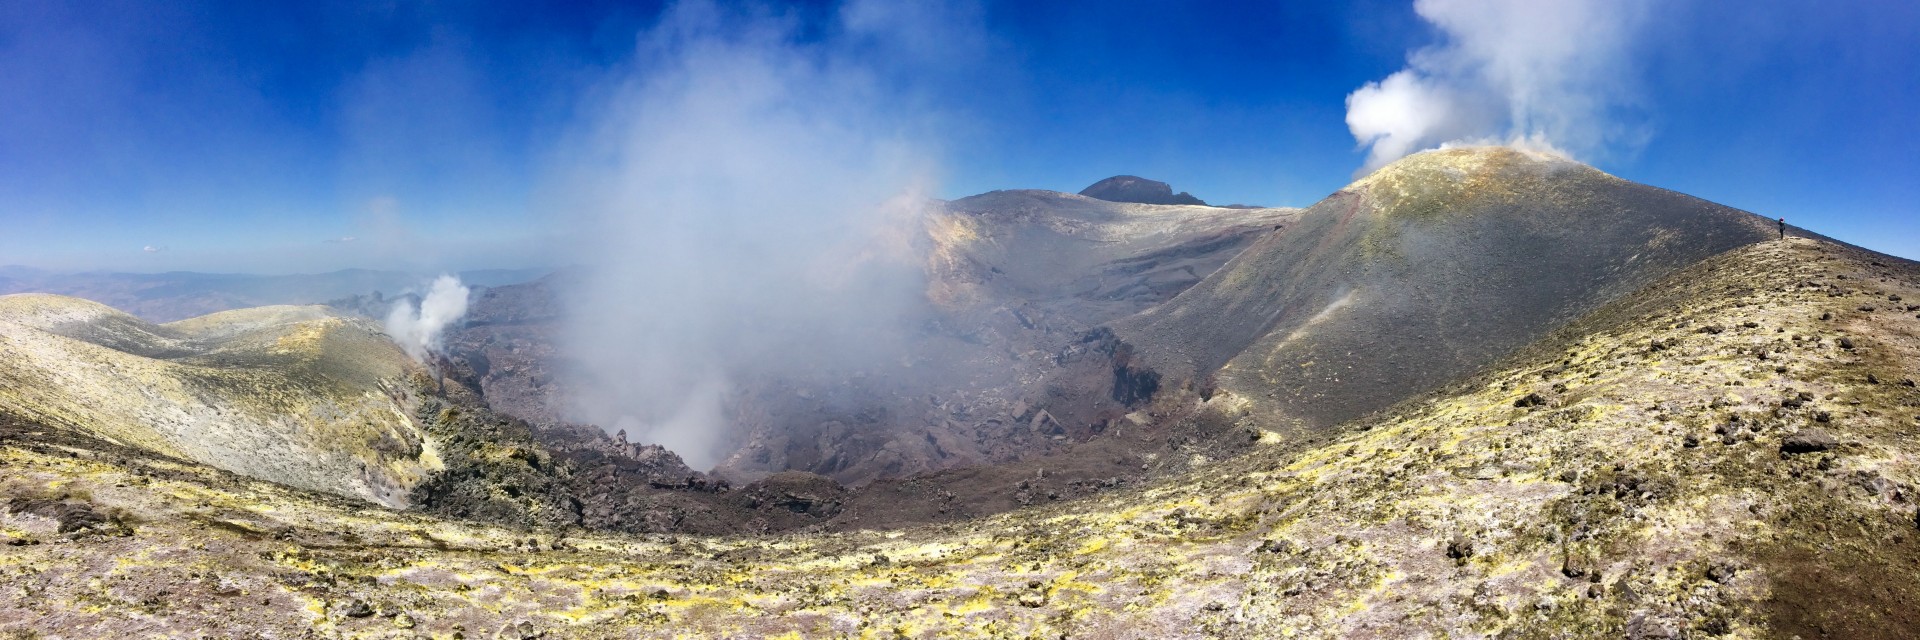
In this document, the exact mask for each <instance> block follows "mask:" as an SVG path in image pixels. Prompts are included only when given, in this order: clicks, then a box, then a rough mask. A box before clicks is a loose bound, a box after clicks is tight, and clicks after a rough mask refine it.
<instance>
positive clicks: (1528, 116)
mask: <svg viewBox="0 0 1920 640" xmlns="http://www.w3.org/2000/svg"><path fill="white" fill-rule="evenodd" d="M1650 8H1651V4H1650V2H1649V0H1417V1H1416V2H1415V3H1414V11H1415V12H1417V13H1419V15H1420V16H1421V17H1422V18H1425V19H1426V20H1427V21H1428V22H1430V23H1432V24H1433V25H1434V26H1435V27H1437V28H1439V30H1440V32H1441V34H1442V41H1441V42H1440V43H1438V44H1436V45H1434V46H1431V47H1427V48H1424V49H1420V50H1418V51H1415V52H1413V53H1412V54H1411V55H1409V56H1408V64H1407V68H1406V69H1403V70H1401V71H1398V72H1395V73H1394V74H1393V75H1390V76H1388V77H1387V78H1386V79H1385V80H1381V81H1379V82H1370V83H1367V84H1366V85H1364V86H1362V87H1361V88H1360V89H1359V90H1356V91H1354V92H1353V93H1352V94H1351V95H1349V96H1347V127H1348V129H1350V130H1351V131H1352V132H1353V136H1354V138H1355V139H1356V140H1358V141H1359V142H1360V144H1361V145H1362V146H1366V147H1369V149H1368V154H1367V161H1366V165H1365V166H1364V167H1363V168H1362V169H1361V172H1362V173H1365V172H1368V171H1372V170H1373V169H1377V168H1379V167H1380V166H1382V165H1385V164H1386V163H1388V162H1392V161H1393V160H1396V159H1399V158H1400V157H1402V156H1405V155H1407V154H1410V153H1414V152H1416V151H1421V150H1424V149H1430V148H1435V147H1438V146H1441V145H1443V144H1447V143H1452V142H1479V143H1484V142H1499V143H1507V144H1518V145H1523V146H1528V147H1531V148H1534V149H1540V150H1551V151H1556V152H1559V153H1562V154H1565V155H1572V156H1579V157H1591V156H1593V155H1596V154H1604V153H1606V152H1608V151H1609V150H1611V149H1612V148H1614V147H1616V146H1630V145H1633V144H1637V143H1638V142H1639V141H1640V140H1641V139H1643V137H1644V132H1642V131H1639V130H1637V129H1636V128H1635V127H1634V126H1633V125H1631V124H1629V123H1628V122H1627V120H1629V119H1630V118H1629V117H1628V116H1629V115H1630V114H1629V113H1628V112H1630V111H1631V109H1632V107H1633V105H1634V103H1635V90H1636V86H1635V76H1636V69H1635V67H1634V65H1635V61H1636V60H1635V56H1634V53H1635V45H1636V44H1637V42H1638V38H1639V35H1640V33H1641V31H1642V27H1643V26H1644V25H1645V24H1646V22H1647V17H1648V14H1649V13H1650Z"/></svg>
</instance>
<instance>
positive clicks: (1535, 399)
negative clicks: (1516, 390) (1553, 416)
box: [1513, 393, 1547, 407]
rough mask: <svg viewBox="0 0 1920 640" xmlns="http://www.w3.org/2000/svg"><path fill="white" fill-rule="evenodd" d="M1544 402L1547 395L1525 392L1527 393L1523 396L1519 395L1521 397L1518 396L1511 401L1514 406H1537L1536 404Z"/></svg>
mask: <svg viewBox="0 0 1920 640" xmlns="http://www.w3.org/2000/svg"><path fill="white" fill-rule="evenodd" d="M1546 403H1547V397H1546V396H1543V395H1540V394H1539V393H1529V394H1527V395H1525V396H1521V398H1520V399H1519V400H1515V401H1513V406H1516V407H1538V406H1540V405H1543V404H1546Z"/></svg>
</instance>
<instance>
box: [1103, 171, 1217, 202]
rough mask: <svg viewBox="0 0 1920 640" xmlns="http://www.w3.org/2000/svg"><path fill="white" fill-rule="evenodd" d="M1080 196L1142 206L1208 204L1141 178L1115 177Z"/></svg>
mask: <svg viewBox="0 0 1920 640" xmlns="http://www.w3.org/2000/svg"><path fill="white" fill-rule="evenodd" d="M1080 195H1083V196H1086V197H1089V198H1098V199H1100V200H1106V201H1108V202H1138V203H1141V204H1197V205H1202V206H1204V205H1206V204H1207V203H1206V202H1204V201H1202V200H1201V199H1199V198H1195V197H1193V194H1190V193H1187V192H1185V191H1182V192H1180V193H1177V194H1176V193H1174V192H1173V187H1171V186H1169V185H1168V184H1167V183H1165V182H1160V181H1158V180H1148V179H1146V178H1142V177H1139V176H1114V177H1111V178H1107V179H1105V180H1101V181H1099V182H1095V183H1093V185H1092V186H1089V187H1087V188H1085V189H1081V190H1080Z"/></svg>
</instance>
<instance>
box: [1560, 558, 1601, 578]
mask: <svg viewBox="0 0 1920 640" xmlns="http://www.w3.org/2000/svg"><path fill="white" fill-rule="evenodd" d="M1560 573H1562V574H1565V575H1566V576H1567V577H1569V578H1585V577H1587V576H1589V575H1592V574H1594V568H1593V563H1592V562H1591V561H1588V560H1587V559H1586V558H1580V557H1575V556H1567V561H1566V562H1565V563H1564V564H1561V565H1560Z"/></svg>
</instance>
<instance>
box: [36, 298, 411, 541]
mask: <svg viewBox="0 0 1920 640" xmlns="http://www.w3.org/2000/svg"><path fill="white" fill-rule="evenodd" d="M0 361H3V362H5V363H6V366H4V367H0V410H4V411H6V412H8V413H10V414H12V415H15V416H19V417H20V418H22V419H28V420H33V421H35V422H38V423H41V424H46V425H49V426H58V427H62V428H66V429H70V430H73V431H76V432H79V433H84V434H87V435H91V436H93V437H97V438H101V439H103V440H107V441H110V442H115V443H119V444H124V445H127V446H131V447H137V448H140V449H144V450H148V451H153V452H156V453H160V454H164V455H169V456H174V457H178V458H182V459H186V460H192V461H195V462H200V463H204V464H208V465H212V466H215V467H218V468H221V469H226V470H229V471H233V472H236V473H242V474H245V475H249V476H252V477H256V478H262V479H266V480H270V481H273V482H279V483H282V484H286V485H289V486H294V487H301V488H306V489H313V490H318V491H327V492H332V493H337V494H341V495H346V496H353V497H358V498H364V499H367V500H371V501H374V502H377V503H380V504H384V505H387V506H392V507H404V506H406V505H407V500H406V495H407V493H408V492H410V491H411V490H412V489H413V487H414V486H416V485H418V484H419V483H420V482H422V481H423V480H425V479H426V478H427V477H428V476H429V475H431V474H433V473H434V472H437V471H439V470H441V469H442V468H443V465H442V464H441V461H440V458H439V455H438V452H437V450H436V447H435V446H434V444H433V443H432V442H431V441H429V440H428V439H427V438H426V437H425V434H424V433H423V432H422V431H421V430H420V429H419V428H418V427H417V426H416V425H415V424H414V423H413V422H412V421H411V420H410V419H409V418H408V414H409V412H410V411H411V408H412V406H413V404H414V402H415V397H414V396H413V394H412V391H411V389H410V388H409V387H408V385H406V384H404V383H403V382H402V380H401V379H402V377H403V376H405V375H406V374H407V373H408V372H409V369H410V368H411V367H412V366H413V365H411V363H410V362H409V361H408V359H407V356H406V355H405V354H404V353H402V352H401V351H400V350H399V348H398V347H396V346H394V345H393V343H392V342H391V341H389V340H388V339H386V337H385V336H384V335H382V334H381V333H380V331H379V330H378V329H376V328H375V327H373V326H372V325H371V324H370V323H368V322H366V321H364V320H359V319H354V318H349V317H346V316H340V315H335V314H332V313H329V312H326V311H324V310H322V309H321V308H319V307H261V308H255V309H246V310H241V311H228V312H223V313H218V314H214V315H210V316H203V317H200V318H194V319H190V320H182V321H179V322H174V323H170V324H165V325H154V324H149V323H147V322H144V321H141V320H139V319H137V318H134V317H133V316H130V315H127V314H125V313H121V312H119V311H116V310H114V309H112V308H109V307H106V306H104V305H101V304H98V303H94V302H89V301H85V300H80V299H77V298H67V297H62V296H54V295H41V294H17V295H9V296H0Z"/></svg>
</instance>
